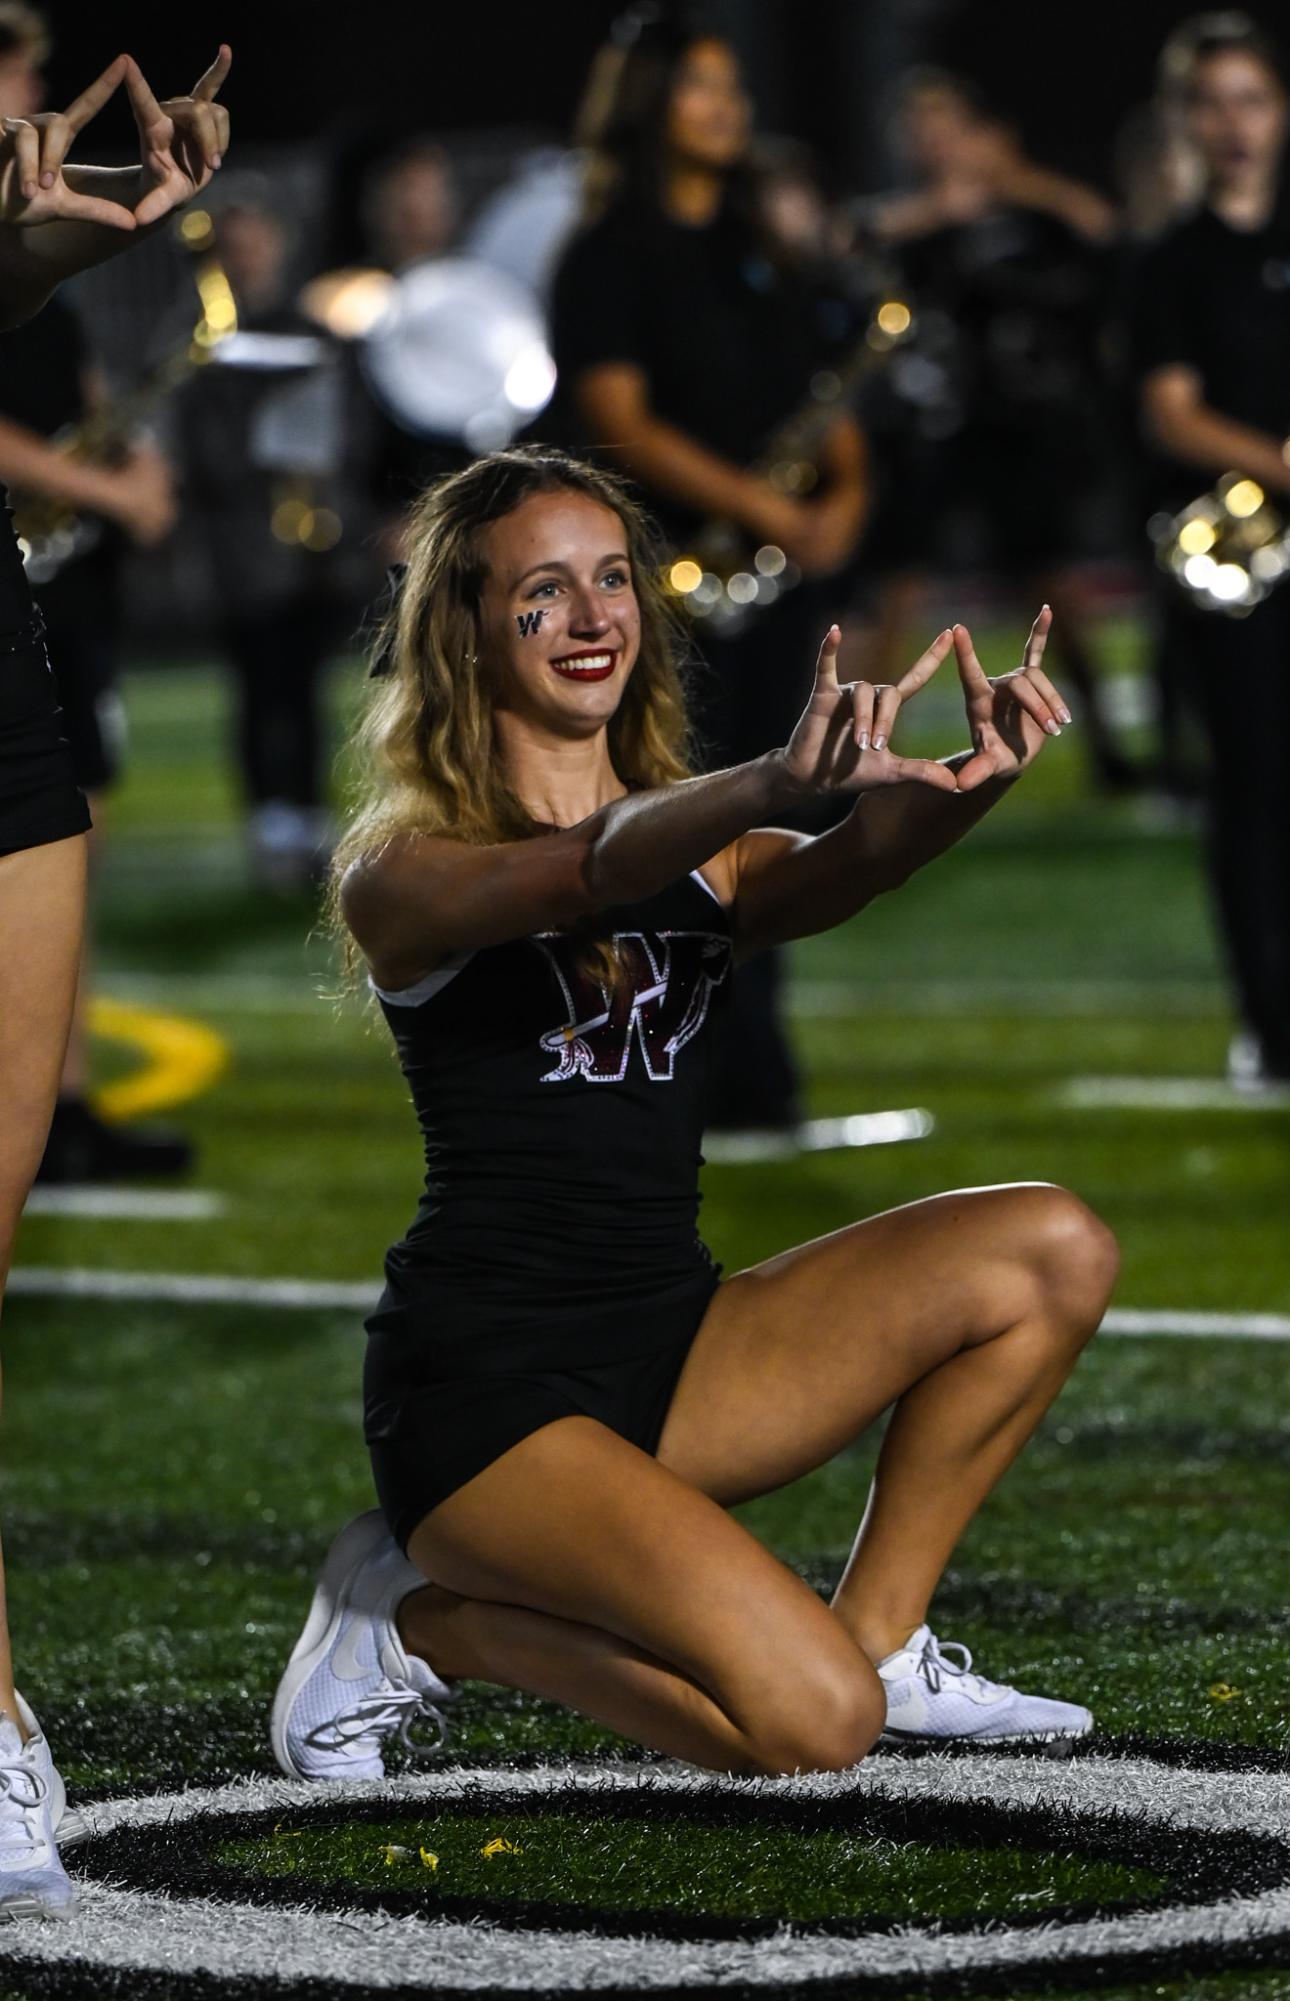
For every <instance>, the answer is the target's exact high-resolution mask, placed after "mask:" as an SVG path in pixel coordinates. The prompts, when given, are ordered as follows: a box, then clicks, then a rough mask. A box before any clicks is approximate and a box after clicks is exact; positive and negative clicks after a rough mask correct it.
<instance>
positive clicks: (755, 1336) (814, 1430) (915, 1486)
mask: <svg viewBox="0 0 1290 2001" xmlns="http://www.w3.org/2000/svg"><path fill="white" fill-rule="evenodd" d="M1117 1263H1118V1256H1117V1252H1116V1249H1115V1242H1114V1239H1113V1238H1112V1236H1111V1233H1110V1231H1109V1230H1107V1229H1106V1228H1105V1226H1104V1225H1103V1224H1102V1223H1100V1222H1099V1221H1098V1220H1097V1218H1096V1217H1095V1216H1093V1215H1092V1214H1091V1212H1090V1211H1089V1210H1088V1209H1086V1208H1085V1207H1084V1205H1083V1203H1081V1202H1079V1201H1077V1200H1076V1198H1075V1197H1073V1196H1070V1195H1067V1194H1066V1193H1065V1192H1064V1191H1063V1190H1061V1189H1056V1188H1049V1187H1047V1186H1042V1185H1028V1186H1022V1187H1015V1188H998V1189H971V1190H967V1191H963V1192H961V1193H959V1194H955V1195H940V1196H935V1197H933V1198H932V1199H931V1200H930V1201H926V1202H915V1203H910V1204H909V1205H908V1206H907V1207H905V1208H903V1209H893V1210H890V1211H888V1212H887V1214H885V1215H882V1216H874V1217H872V1218H870V1219H869V1221H867V1222H864V1223H858V1224H854V1225H852V1227H851V1228H850V1229H845V1230H839V1231H837V1232H835V1233H834V1235H832V1236H830V1237H824V1238H821V1239H820V1240H819V1241H818V1242H816V1243H813V1244H805V1245H803V1246H801V1248H800V1249H798V1250H794V1251H786V1252H785V1253H783V1255H782V1256H781V1257H778V1258H771V1259H769V1260H768V1261H767V1262H766V1263H765V1264H762V1265H757V1266H755V1267H754V1268H753V1269H752V1270H751V1271H748V1272H744V1273H741V1274H739V1275H738V1276H736V1277H735V1278H732V1279H730V1280H728V1281H727V1283H726V1284H725V1285H724V1286H723V1287H722V1288H721V1290H720V1292H719V1293H718V1294H717V1297H716V1299H714V1301H713V1303H712V1305H711V1307H710V1308H709V1310H708V1315H707V1318H706V1319H705V1321H704V1324H703V1326H702V1328H701V1329H700V1331H699V1334H698V1337H697V1338H696V1341H695V1344H694V1347H693V1349H692V1350H691V1353H690V1356H689V1358H688V1360H687V1362H686V1366H685V1369H684V1371H683V1372H682V1375H681V1379H680V1381H679V1383H678V1384H677V1388H676V1391H675V1394H674V1396H673V1399H672V1405H671V1408H670V1410H669V1412H668V1418H667V1423H666V1425H665V1426H664V1430H663V1435H662V1438H661V1439H660V1441H659V1448H658V1456H659V1459H660V1460H661V1461H662V1462H663V1463H664V1464H665V1465H668V1466H671V1467H672V1468H673V1470H674V1471H676V1472H677V1473H679V1474H680V1475H681V1477H682V1478H683V1479H687V1480H690V1481H692V1482H693V1484H694V1485H695V1486H696V1487H699V1488H700V1489H701V1490H702V1491H703V1492H704V1493H707V1494H710V1495H712V1496H713V1497H714V1498H715V1499H717V1500H720V1501H722V1502H723V1503H725V1504H726V1505H727V1506H730V1505H733V1504H734V1503H735V1502H736V1501H741V1500H748V1499H751V1498H752V1497H753V1496H754V1495H755V1494H759V1493H768V1492H770V1491H772V1490H773V1489H775V1488H777V1487H781V1486H784V1485H786V1484H787V1483H788V1482H789V1481H791V1480H795V1479H798V1478H800V1476H801V1475H802V1474H803V1473H805V1472H808V1471H809V1470H810V1469H811V1468H813V1467H815V1466H820V1465H823V1464H824V1463H825V1462H826V1461H827V1460H829V1459H831V1458H832V1457H833V1456H834V1454H835V1453H837V1452H838V1451H839V1450H840V1449H841V1448H842V1446H844V1445H846V1444H848V1443H850V1441H851V1440H852V1439H854V1438H856V1437H858V1436H859V1434H860V1433H861V1432H862V1431H863V1430H864V1429H865V1428H866V1427H867V1426H868V1425H869V1424H870V1423H871V1422H872V1421H873V1420H874V1419H875V1418H876V1417H878V1416H879V1415H880V1414H881V1412H882V1411H884V1410H886V1409H887V1408H888V1407H889V1406H890V1405H892V1404H894V1405H895V1410H894V1413H893V1416H892V1419H891V1423H890V1425H889V1427H888V1431H887V1436H886V1439H885V1440H884V1443H883V1449H882V1453H881V1456H880V1458H879V1463H878V1471H877V1475H876V1477H875V1480H874V1486H873V1491H872V1495H871V1498H870V1503H869V1507H868V1510H867V1512H866V1515H865V1519H864V1522H863V1524H862V1526H861V1529H860V1532H859V1535H858V1537H857V1540H856V1545H855V1548H854V1550H853V1552H852V1555H851V1559H850V1561H849V1563H848V1565H847V1568H846V1571H845V1573H844V1575H843V1577H842V1580H841V1582H840V1584H839V1586H838V1589H837V1592H836V1594H835V1597H834V1600H833V1610H834V1613H835V1615H836V1616H837V1618H838V1619H839V1620H840V1621H841V1622H842V1624H843V1625H844V1626H845V1627H846V1630H847V1631H848V1632H849V1633H850V1634H851V1635H852V1636H853V1637H854V1638H855V1639H856V1640H857V1641H858V1642H859V1644H860V1645H861V1646H862V1647H863V1648H864V1649H865V1651H866V1653H867V1654H868V1655H869V1658H870V1659H871V1660H875V1661H876V1660H880V1659H882V1658H883V1656H884V1655H885V1654H887V1653H890V1652H892V1651H893V1650H894V1649H895V1648H896V1647H897V1646H899V1645H901V1644H902V1643H903V1642H904V1641H905V1640H906V1639H907V1638H908V1637H909V1634H910V1633H911V1632H912V1631H913V1630H914V1628H915V1627H916V1626H918V1625H921V1623H922V1621H923V1619H924V1618H925V1616H926V1612H927V1607H928V1604H929V1602H930V1599H931V1595H932V1593H933V1591H934V1590H935V1588H936V1584H937V1582H938V1580H939V1578H940V1575H941V1572H942V1570H943V1569H944V1566H945V1564H946V1562H947V1561H948V1558H949V1555H950V1552H951V1551H952V1549H953V1548H954V1545H955V1543H956V1542H957V1540H958V1538H959V1536H960V1535H961V1534H962V1532H963V1529H964V1528H965V1526H966V1525H967V1523H968V1522H969V1521H970V1520H971V1518H972V1516H973V1515H974V1514H975V1513H976V1511H977V1509H978V1508H979V1507H980V1505H981V1502H982V1501H983V1500H984V1499H985V1497H986V1495H987V1494H988V1493H989V1492H990V1490H991V1489H992V1488H993V1487H994V1485H995V1484H996V1482H997V1481H998V1480H999V1478H1000V1477H1001V1475H1002V1474H1003V1472H1004V1471H1005V1470H1006V1468H1007V1467H1008V1466H1009V1465H1010V1464H1011V1462H1012V1460H1013V1459H1014V1458H1015V1457H1016V1454H1017V1453H1018V1451H1019V1450H1020V1448H1021V1446H1022V1445H1023V1444H1024V1443H1025V1441H1026V1439H1027V1438H1028V1437H1029V1436H1030V1433H1031V1432H1032V1430H1033V1429H1034V1427H1035V1425H1036V1424H1037V1423H1038V1421H1039V1419H1040V1417H1041V1416H1042V1415H1043V1413H1044V1411H1045V1410H1046V1409H1047V1408H1048V1406H1049V1404H1050V1403H1051V1402H1052V1399H1053V1398H1054V1396H1055V1395H1056V1394H1057V1391H1058V1390H1059V1389H1060V1387H1061V1385H1062V1383H1063V1382H1064V1381H1065V1379H1066V1377H1067V1375H1068V1374H1069V1372H1070V1370H1071V1368H1072V1367H1073V1366H1074V1363H1075V1361H1076V1358H1077V1357H1078V1355H1079V1352H1080V1349H1081V1348H1082V1346H1083V1344H1084V1342H1085V1341H1086V1340H1087V1339H1088V1337H1089V1335H1090V1334H1091V1333H1093V1332H1094V1330H1095V1329H1096V1328H1097V1326H1098V1324H1099V1323H1100V1321H1101V1317H1102V1313H1103V1311H1104V1309H1105V1306H1106V1301H1107V1299H1108V1297H1109V1295H1110V1291H1111V1287H1112V1284H1113V1282H1114V1278H1115V1273H1116V1269H1117Z"/></svg>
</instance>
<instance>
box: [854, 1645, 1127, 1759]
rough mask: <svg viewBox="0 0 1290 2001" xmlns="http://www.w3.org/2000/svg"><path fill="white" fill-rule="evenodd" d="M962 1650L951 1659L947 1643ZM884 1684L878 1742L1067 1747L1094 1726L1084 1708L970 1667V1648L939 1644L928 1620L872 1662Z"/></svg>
mask: <svg viewBox="0 0 1290 2001" xmlns="http://www.w3.org/2000/svg"><path fill="white" fill-rule="evenodd" d="M947 1648H953V1650H954V1652H955V1653H957V1654H961V1655H962V1660H961V1661H953V1660H949V1659H947V1657H946V1649H947ZM878 1673H879V1675H880V1676H881V1678H882V1680H883V1682H884V1683H885V1684H886V1688H887V1727H886V1729H885V1730H884V1731H883V1733H882V1736H881V1738H880V1739H879V1742H880V1743H883V1744H921V1745H928V1744H951V1743H952V1744H981V1745H985V1746H990V1745H994V1744H1022V1745H1024V1744H1033V1745H1034V1746H1035V1747H1036V1748H1037V1749H1038V1748H1042V1747H1043V1746H1045V1745H1051V1746H1054V1747H1059V1748H1063V1749H1064V1748H1067V1747H1068V1746H1069V1745H1070V1744H1071V1743H1073V1742H1074V1741H1075V1739H1076V1738H1079V1737H1086V1736H1087V1735H1088V1733H1089V1731H1090V1730H1091V1729H1092V1728H1093V1718H1092V1716H1091V1715H1090V1714H1089V1712H1088V1710H1087V1709H1082V1708H1080V1707H1079V1705H1078V1704H1077V1703H1074V1702H1054V1701H1052V1700H1050V1699H1049V1698H1048V1697H1047V1696H1043V1695H1023V1694H1022V1692H1021V1691H1020V1689H1016V1688H1009V1687H1008V1686H1007V1685H1006V1683H1003V1682H998V1681H987V1680H986V1678H985V1676H984V1675H980V1674H974V1673H973V1671H972V1656H971V1654H970V1653H969V1652H968V1650H967V1648H966V1647H964V1646H960V1645H959V1644H958V1643H957V1642H956V1641H954V1640H947V1641H946V1642H945V1643H944V1645H942V1643H941V1642H940V1641H939V1640H938V1639H937V1638H936V1635H935V1634H934V1633H933V1632H932V1630H931V1628H930V1627H929V1626H920V1627H919V1628H918V1630H917V1632H915V1633H911V1634H910V1636H909V1638H908V1639H907V1640H906V1642H905V1644H904V1646H903V1647H899V1648H897V1650H896V1652H895V1653H893V1654H888V1655H887V1657H886V1659H885V1660H881V1661H879V1663H878Z"/></svg>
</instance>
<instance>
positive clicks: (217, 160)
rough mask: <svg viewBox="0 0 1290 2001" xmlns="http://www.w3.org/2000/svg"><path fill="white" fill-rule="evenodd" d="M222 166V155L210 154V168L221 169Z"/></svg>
mask: <svg viewBox="0 0 1290 2001" xmlns="http://www.w3.org/2000/svg"><path fill="white" fill-rule="evenodd" d="M223 164H224V155H223V154H222V153H212V154H211V165H212V167H222V166H223Z"/></svg>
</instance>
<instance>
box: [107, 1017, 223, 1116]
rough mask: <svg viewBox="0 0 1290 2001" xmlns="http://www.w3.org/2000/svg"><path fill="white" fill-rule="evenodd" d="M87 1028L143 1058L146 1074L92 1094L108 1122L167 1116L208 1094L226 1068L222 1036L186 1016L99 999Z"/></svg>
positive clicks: (134, 1075) (140, 1072)
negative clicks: (159, 1114)
mask: <svg viewBox="0 0 1290 2001" xmlns="http://www.w3.org/2000/svg"><path fill="white" fill-rule="evenodd" d="M89 1028H90V1033H91V1034H92V1035H101V1036H104V1037H105V1038H106V1039H107V1041H109V1042H124V1043H127V1044H128V1045H129V1047H130V1048H131V1049H137V1050H138V1051H139V1052H140V1054H141V1055H142V1056H143V1058H144V1062H143V1067H142V1069H140V1070H135V1071H133V1072H132V1073H131V1075H130V1076H128V1077H121V1078H118V1079H117V1081H116V1082H115V1083H112V1084H105V1085H104V1086H103V1088H102V1090H99V1091H96V1092H95V1093H94V1109H95V1110H96V1111H97V1112H100V1113H101V1114H102V1115H103V1117H104V1118H105V1119H134V1118H138V1117H140V1116H141V1115H142V1114H143V1113H145V1112H162V1111H168V1110H169V1109H170V1107H171V1106H172V1105H182V1104H184V1103H186V1102H187V1100H188V1099H189V1098H197V1097H200V1096H201V1094H202V1092H203V1091H209V1090H210V1088H211V1086H212V1084H214V1083H215V1082H216V1080H217V1079H218V1078H219V1077H221V1076H222V1075H223V1073H224V1071H225V1070H226V1069H227V1068H228V1061H229V1047H228V1044H227V1042H225V1040H224V1038H223V1036H221V1035H216V1033H215V1031H214V1029H212V1028H207V1027H206V1026H205V1024H204V1023H203V1022H200V1021H190V1020H189V1019H188V1018H187V1017H186V1016H185V1015H180V1014H157V1013H155V1012H154V1010H153V1009H152V1008H145V1007H127V1006H126V1004H125V1003H124V1002H123V1001H114V1000H107V999H105V998H104V997H103V996H102V995H100V996H98V997H97V998H95V999H94V1000H92V1001H91V1002H90V1005H89Z"/></svg>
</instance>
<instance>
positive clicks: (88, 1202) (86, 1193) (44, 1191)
mask: <svg viewBox="0 0 1290 2001" xmlns="http://www.w3.org/2000/svg"><path fill="white" fill-rule="evenodd" d="M227 1207H228V1198H227V1196H224V1195H216V1194H214V1193H213V1192H212V1191H211V1190H210V1189H206V1188H117V1187H110V1186H107V1185H103V1186H100V1185H99V1184H97V1183H94V1182H84V1183H74V1184H70V1185H69V1186H67V1187H66V1188H44V1187H36V1188H33V1189H32V1191H31V1194H30V1195H29V1196H28V1197H27V1202H26V1211H25V1213H26V1214H27V1215H28V1216H77V1217H82V1218H89V1219H91V1220H93V1221H103V1220H107V1221H109V1222H114V1223H209V1222H210V1221H211V1219H212V1218H213V1217H215V1216H222V1215H223V1213H224V1211H225V1209H227Z"/></svg>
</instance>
